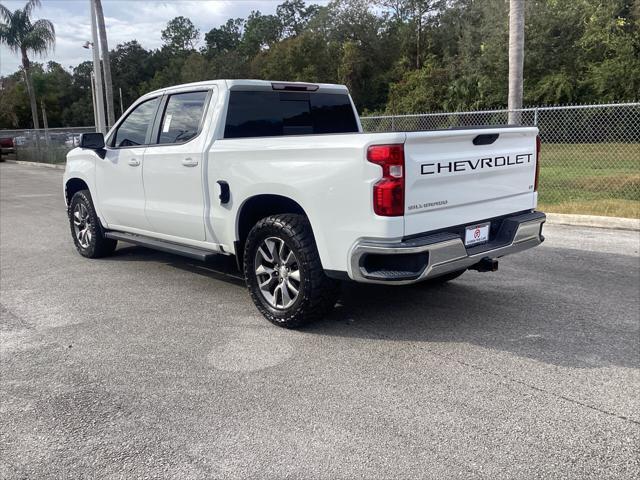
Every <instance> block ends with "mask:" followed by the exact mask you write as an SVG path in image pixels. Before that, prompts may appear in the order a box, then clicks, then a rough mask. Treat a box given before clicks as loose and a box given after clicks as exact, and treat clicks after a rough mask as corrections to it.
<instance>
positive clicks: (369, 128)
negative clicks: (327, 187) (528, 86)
mask: <svg viewBox="0 0 640 480" xmlns="http://www.w3.org/2000/svg"><path fill="white" fill-rule="evenodd" d="M509 113H510V112H509V111H508V110H486V111H479V112H456V113H428V114H421V115H398V116H376V117H364V118H361V119H360V120H361V122H362V127H363V129H364V130H365V131H366V132H388V131H421V130H437V129H447V128H455V127H473V126H490V125H504V124H507V123H509ZM511 113H512V114H515V116H517V117H520V123H521V124H522V125H526V126H537V127H538V128H539V130H540V138H541V140H542V151H541V161H540V167H541V171H540V187H539V188H540V196H539V202H540V208H541V209H543V210H547V211H549V212H558V213H579V214H591V215H608V216H621V217H631V218H638V217H639V216H640V103H622V104H607V105H581V106H562V107H539V108H525V109H522V110H518V111H514V112H511Z"/></svg>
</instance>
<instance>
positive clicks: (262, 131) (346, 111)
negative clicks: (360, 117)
mask: <svg viewBox="0 0 640 480" xmlns="http://www.w3.org/2000/svg"><path fill="white" fill-rule="evenodd" d="M357 131H358V124H357V122H356V118H355V114H354V111H353V108H352V107H351V102H350V101H349V96H348V95H346V94H333V93H307V92H249V91H232V92H231V96H230V98H229V108H228V111H227V122H226V125H225V129H224V137H225V138H243V137H273V136H279V135H308V134H322V133H354V132H357Z"/></svg>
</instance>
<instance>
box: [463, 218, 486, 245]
mask: <svg viewBox="0 0 640 480" xmlns="http://www.w3.org/2000/svg"><path fill="white" fill-rule="evenodd" d="M489 225H490V224H489V223H483V224H481V225H473V226H472V227H467V229H466V230H465V234H464V244H465V245H466V246H467V247H469V246H471V245H477V244H479V243H486V242H488V241H489Z"/></svg>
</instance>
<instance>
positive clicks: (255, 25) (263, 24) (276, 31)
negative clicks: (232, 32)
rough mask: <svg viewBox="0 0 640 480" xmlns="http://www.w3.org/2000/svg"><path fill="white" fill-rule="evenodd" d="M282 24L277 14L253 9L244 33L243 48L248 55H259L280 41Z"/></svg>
mask: <svg viewBox="0 0 640 480" xmlns="http://www.w3.org/2000/svg"><path fill="white" fill-rule="evenodd" d="M281 32H282V24H281V23H280V20H279V19H278V17H276V16H275V15H263V14H262V13H260V12H258V11H255V10H254V11H252V12H251V13H250V14H249V17H248V18H247V21H246V23H245V26H244V34H243V35H242V43H241V49H242V51H243V52H244V53H245V54H246V55H248V56H251V57H252V56H254V55H257V54H258V53H259V52H261V51H262V50H264V49H266V48H268V47H269V46H270V45H271V44H273V43H275V42H277V41H278V39H279V38H280V34H281Z"/></svg>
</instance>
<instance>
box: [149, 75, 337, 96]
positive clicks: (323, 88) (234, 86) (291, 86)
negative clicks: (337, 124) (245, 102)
mask: <svg viewBox="0 0 640 480" xmlns="http://www.w3.org/2000/svg"><path fill="white" fill-rule="evenodd" d="M214 85H215V86H217V87H218V88H220V89H224V90H266V91H298V92H299V91H307V92H318V93H349V90H348V89H347V87H346V86H345V85H338V84H333V83H306V82H284V81H276V80H273V81H272V80H249V79H247V80H205V81H203V82H193V83H184V84H181V85H173V86H171V87H166V88H161V89H158V90H154V91H153V92H149V93H146V94H145V95H143V97H147V96H155V95H158V94H163V93H172V92H179V91H183V90H190V89H193V88H198V87H203V88H208V87H211V86H214Z"/></svg>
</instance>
